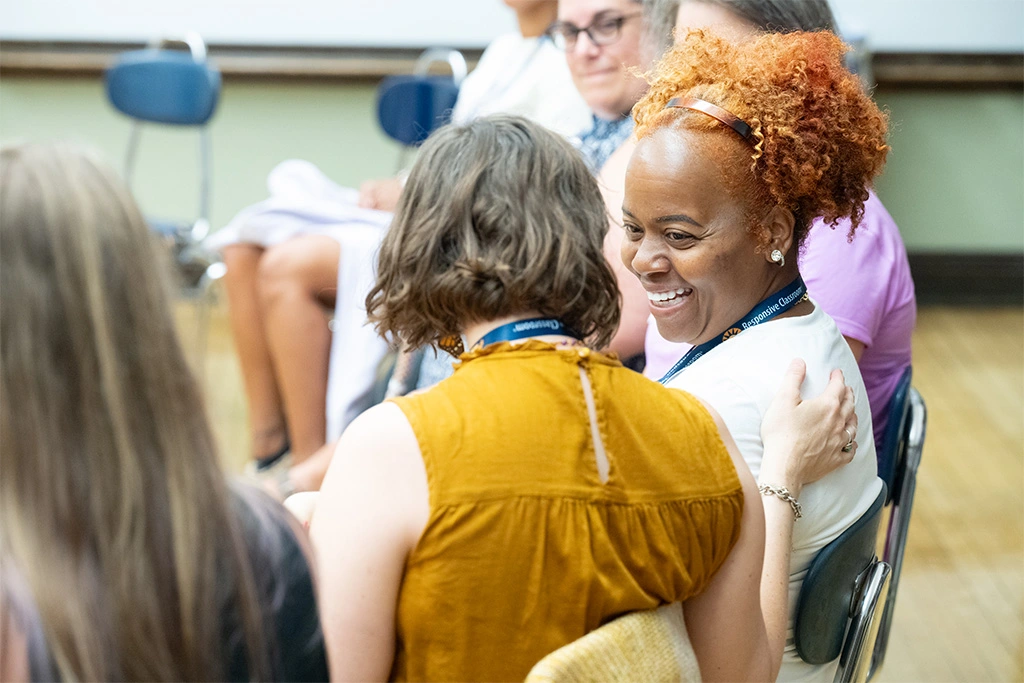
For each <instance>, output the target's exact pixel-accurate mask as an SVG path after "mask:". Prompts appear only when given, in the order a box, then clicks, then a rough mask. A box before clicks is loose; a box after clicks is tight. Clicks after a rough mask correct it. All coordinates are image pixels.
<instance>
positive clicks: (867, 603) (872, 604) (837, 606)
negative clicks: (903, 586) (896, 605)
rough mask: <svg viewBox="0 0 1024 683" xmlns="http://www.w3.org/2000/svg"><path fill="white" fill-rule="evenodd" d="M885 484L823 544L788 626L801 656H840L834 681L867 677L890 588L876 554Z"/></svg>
mask: <svg viewBox="0 0 1024 683" xmlns="http://www.w3.org/2000/svg"><path fill="white" fill-rule="evenodd" d="M885 499H886V488H885V485H884V484H883V485H882V490H881V491H880V492H879V494H878V497H877V498H876V499H875V502H874V503H872V505H871V507H870V508H869V509H868V511H867V512H865V513H864V514H863V515H862V516H861V518H860V519H858V520H857V521H856V522H854V523H853V525H852V526H850V528H849V529H847V530H846V531H844V532H843V533H842V534H841V535H840V536H839V537H838V538H837V539H835V540H834V541H832V542H831V543H829V544H828V545H827V546H825V547H824V548H822V550H821V551H820V552H819V553H818V555H817V556H816V557H815V558H814V561H812V562H811V565H810V566H809V567H808V569H807V576H806V577H805V578H804V582H803V586H802V587H801V589H800V597H799V601H798V603H797V611H796V621H795V624H794V627H793V638H794V644H795V645H796V651H797V654H799V655H800V658H801V659H803V660H804V661H805V662H807V663H809V664H827V663H829V662H832V661H834V660H835V659H836V658H838V659H839V666H838V668H837V669H836V674H835V678H834V680H835V681H836V682H837V683H838V682H842V683H847V682H848V681H865V680H867V677H868V673H869V670H870V665H871V661H872V653H873V652H874V647H875V643H876V637H877V634H878V630H879V625H880V622H881V617H882V613H881V610H880V609H879V605H884V604H885V602H886V597H887V593H888V589H889V579H890V567H889V565H888V564H887V563H886V562H883V561H879V560H878V558H877V557H876V556H875V545H876V541H877V538H878V526H879V522H880V520H881V516H882V507H883V505H884V503H885Z"/></svg>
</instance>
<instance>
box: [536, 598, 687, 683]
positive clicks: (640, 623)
mask: <svg viewBox="0 0 1024 683" xmlns="http://www.w3.org/2000/svg"><path fill="white" fill-rule="evenodd" d="M597 681H601V682H602V683H612V682H613V681H623V682H624V683H625V682H627V681H628V682H630V683H633V682H636V681H644V683H700V667H699V666H698V664H697V655H695V654H694V652H693V646H692V645H691V644H690V636H689V634H688V633H687V632H686V623H685V622H684V621H683V611H682V609H681V608H680V605H679V604H672V605H665V606H664V607H659V608H658V609H655V610H644V611H643V612H633V613H631V614H627V615H626V616H624V617H619V618H618V619H614V620H612V621H610V622H608V623H607V624H605V625H604V626H602V627H601V628H599V629H597V630H596V631H591V632H590V633H588V634H587V635H585V636H583V637H582V638H580V639H579V640H574V641H573V642H571V643H569V644H568V645H566V646H565V647H561V648H559V649H557V650H555V651H554V652H552V653H551V654H549V655H548V656H547V657H545V658H544V659H542V660H540V662H538V663H537V665H536V666H535V667H533V669H531V670H530V673H529V675H528V676H527V677H526V683H595V682H597Z"/></svg>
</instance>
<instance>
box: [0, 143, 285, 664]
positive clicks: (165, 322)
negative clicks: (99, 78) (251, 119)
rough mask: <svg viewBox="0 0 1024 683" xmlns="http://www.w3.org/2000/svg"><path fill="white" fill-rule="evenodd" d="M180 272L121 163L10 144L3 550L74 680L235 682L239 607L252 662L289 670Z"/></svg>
mask: <svg viewBox="0 0 1024 683" xmlns="http://www.w3.org/2000/svg"><path fill="white" fill-rule="evenodd" d="M161 271H162V269H161V267H160V259H159V258H158V252H157V250H156V246H155V243H154V238H153V237H152V235H151V233H150V232H149V230H148V228H147V227H146V224H145V221H144V220H143V218H142V216H141V215H140V213H139V210H138V208H137V207H136V206H135V203H134V201H133V200H132V198H131V196H130V195H129V193H128V191H127V189H126V188H125V186H124V185H123V183H121V182H120V181H119V180H118V179H117V177H116V176H115V174H114V173H113V172H112V171H110V170H109V169H108V168H107V167H106V166H105V165H103V164H100V163H97V162H96V161H94V160H93V158H92V157H91V156H90V155H88V154H84V153H82V152H80V151H77V150H75V149H72V148H69V147H63V146H53V145H24V146H20V147H12V148H7V149H4V150H2V151H0V291H2V292H3V297H2V299H0V358H2V363H0V432H2V434H3V438H2V439H0V469H2V472H3V476H0V562H3V563H5V564H6V563H7V562H13V563H14V568H15V569H16V570H18V571H19V572H20V574H21V575H22V576H23V577H24V583H25V584H26V586H27V592H28V593H29V594H30V596H31V600H32V601H33V602H34V603H35V608H36V611H37V613H38V617H39V621H40V622H41V626H42V631H43V633H44V634H45V640H46V646H47V648H48V650H49V652H50V654H51V655H52V656H53V659H54V663H55V665H56V669H57V671H58V672H59V675H60V677H61V678H63V679H64V680H223V679H224V678H225V676H226V675H227V673H228V672H227V662H226V661H225V660H226V655H227V654H228V653H226V652H225V651H224V647H223V642H224V636H225V621H224V614H223V612H224V611H225V607H227V608H229V609H228V612H229V613H231V614H233V615H234V617H235V623H237V625H238V626H239V627H240V631H241V634H240V635H241V636H242V641H243V642H244V643H245V644H246V651H247V652H248V671H249V675H250V676H252V677H253V678H255V679H265V678H269V677H270V676H272V673H271V671H270V669H269V662H268V661H267V656H266V654H265V653H266V651H267V644H268V642H269V641H270V640H271V639H269V638H268V637H267V636H268V635H269V631H268V628H267V623H266V621H267V620H266V618H265V617H264V616H263V614H262V613H261V608H260V605H259V604H258V597H257V588H256V578H255V577H254V576H253V568H252V561H251V559H250V557H249V555H248V551H247V544H246V538H247V537H246V536H244V534H243V529H242V528H241V525H240V522H239V519H238V515H237V514H236V512H235V511H233V507H234V504H233V503H232V496H231V494H230V492H229V489H228V486H227V484H226V482H225V480H224V476H223V474H222V472H221V471H220V468H219V466H218V463H217V453H216V449H215V446H214V440H213V435H212V433H211V431H210V428H209V425H208V424H207V420H206V416H205V411H204V409H203V402H202V400H201V397H200V393H199V389H198V387H197V386H196V383H195V381H194V380H193V377H192V373H191V372H190V370H189V367H188V365H187V363H186V361H185V357H184V354H183V353H182V349H181V345H180V344H179V342H178V338H177V334H176V330H175V326H174V320H173V317H172V314H171V308H170V302H169V300H168V296H167V291H168V290H167V281H168V279H169V278H166V277H165V276H164V274H162V272H161ZM2 578H3V576H0V579H2ZM231 609H233V610H234V611H233V612H231Z"/></svg>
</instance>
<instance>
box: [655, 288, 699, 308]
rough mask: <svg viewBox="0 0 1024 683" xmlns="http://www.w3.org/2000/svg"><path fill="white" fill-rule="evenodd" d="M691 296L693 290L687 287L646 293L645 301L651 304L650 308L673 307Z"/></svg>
mask: <svg viewBox="0 0 1024 683" xmlns="http://www.w3.org/2000/svg"><path fill="white" fill-rule="evenodd" d="M690 294H693V290H692V289H690V288H689V287H680V288H678V289H670V290H668V291H666V292H647V299H648V300H649V301H650V302H651V306H655V307H666V308H667V307H668V306H674V305H676V304H678V303H680V302H682V300H683V299H685V298H686V297H688V296H689V295H690Z"/></svg>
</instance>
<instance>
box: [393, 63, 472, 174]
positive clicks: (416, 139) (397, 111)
mask: <svg viewBox="0 0 1024 683" xmlns="http://www.w3.org/2000/svg"><path fill="white" fill-rule="evenodd" d="M439 62H443V63H447V64H448V67H449V68H450V69H451V76H437V75H430V74H429V72H430V68H431V66H432V65H433V64H435V63H439ZM466 71H467V69H466V60H465V58H464V57H463V56H462V53H461V52H459V51H458V50H450V49H447V48H431V49H430V50H427V51H426V52H424V53H423V54H422V55H420V57H419V59H417V60H416V66H415V68H414V71H413V74H412V75H405V76H388V77H387V78H385V79H384V80H383V81H381V84H380V87H379V88H378V89H377V120H378V121H379V122H380V126H381V128H383V129H384V132H385V133H386V134H387V135H388V137H390V138H391V139H392V140H395V141H397V142H399V143H401V144H402V145H403V146H404V148H405V149H403V157H404V152H405V151H406V149H408V148H410V147H418V146H419V145H421V144H422V143H423V141H424V140H426V139H427V138H428V137H429V136H430V134H431V133H433V132H434V131H435V130H437V129H438V128H440V127H441V126H443V125H444V124H446V123H448V121H449V120H450V119H451V112H452V107H454V106H455V100H456V99H457V98H458V95H459V86H460V85H461V84H462V80H463V79H464V78H465V77H466ZM401 166H402V159H400V160H399V167H401Z"/></svg>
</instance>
